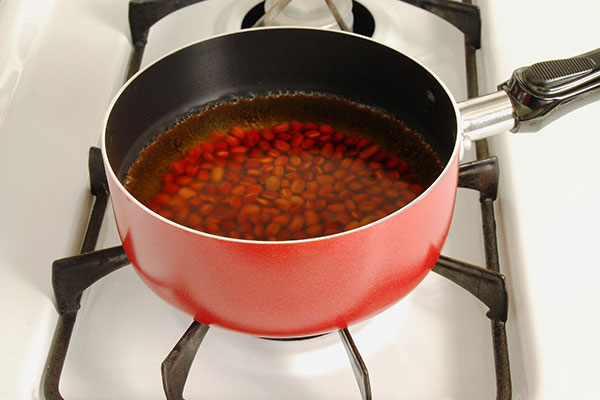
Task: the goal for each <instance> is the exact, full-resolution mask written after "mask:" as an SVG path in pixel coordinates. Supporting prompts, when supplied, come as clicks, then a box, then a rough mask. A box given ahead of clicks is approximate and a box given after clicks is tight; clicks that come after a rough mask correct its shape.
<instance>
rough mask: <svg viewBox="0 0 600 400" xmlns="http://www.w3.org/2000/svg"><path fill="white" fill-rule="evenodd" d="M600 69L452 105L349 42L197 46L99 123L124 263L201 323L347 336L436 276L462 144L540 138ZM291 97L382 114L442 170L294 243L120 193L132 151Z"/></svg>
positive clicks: (265, 37)
mask: <svg viewBox="0 0 600 400" xmlns="http://www.w3.org/2000/svg"><path fill="white" fill-rule="evenodd" d="M599 63H600V52H598V51H596V52H593V53H589V54H587V55H583V56H580V57H576V58H573V59H569V60H558V61H550V62H545V63H540V64H536V65H534V66H532V67H529V68H525V69H520V70H517V71H516V72H515V74H514V75H513V77H512V78H511V80H509V81H508V82H507V83H505V84H503V85H502V90H500V91H499V92H498V93H494V94H491V95H488V96H484V97H481V98H477V99H474V100H470V101H468V102H465V103H462V104H457V103H456V102H455V101H454V99H453V98H452V96H451V94H450V93H449V92H448V90H447V88H446V87H445V86H444V84H443V83H442V82H440V80H439V79H438V78H437V77H436V76H434V75H433V74H432V73H431V72H430V71H429V70H428V69H427V68H425V67H424V66H422V65H421V64H419V63H418V62H416V61H414V60H412V59H410V58H409V57H407V56H405V55H403V54H401V53H399V52H397V51H395V50H393V49H391V48H389V47H386V46H384V45H382V44H379V43H376V42H374V41H372V40H370V39H368V38H364V37H360V36H357V35H353V34H347V33H341V32H332V31H323V30H315V29H290V28H278V29H260V30H249V31H243V32H239V33H233V34H228V35H223V36H219V37H215V38H211V39H209V40H205V41H202V42H199V43H196V44H193V45H191V46H189V47H186V48H183V49H181V50H179V51H176V52H174V53H172V54H170V55H168V56H166V57H164V58H163V59H161V60H159V61H158V62H156V63H154V64H153V65H151V66H149V67H148V68H146V69H145V70H143V71H141V72H140V73H138V74H137V75H136V76H134V77H133V78H132V79H131V80H130V81H129V82H127V84H126V85H125V86H124V87H123V88H122V89H121V91H120V92H119V93H118V95H117V96H116V98H115V100H114V101H113V103H112V105H111V107H110V111H109V113H108V116H107V120H106V126H105V134H104V140H103V143H102V151H103V157H104V163H105V165H106V167H107V168H106V169H107V172H108V181H109V185H110V191H111V194H112V202H113V208H114V212H115V217H116V222H117V226H118V230H119V234H120V237H121V240H122V242H123V246H124V249H125V252H126V254H127V256H128V257H129V260H130V261H131V263H132V264H133V265H134V267H135V269H136V271H137V272H138V273H139V275H140V276H141V278H142V279H143V280H144V282H145V283H146V284H147V285H148V286H149V287H150V288H151V289H152V290H154V291H155V292H156V293H157V294H158V295H159V296H161V297H162V298H164V299H165V300H166V301H168V302H169V303H171V304H173V305H174V306H176V307H178V308H180V309H182V310H184V311H186V312H188V313H189V314H191V315H192V316H193V317H194V319H196V320H197V321H199V322H202V323H204V324H215V325H219V326H222V327H226V328H229V329H233V330H237V331H241V332H246V333H250V334H254V335H260V336H269V337H289V336H305V335H313V334H317V333H321V332H327V331H331V330H335V329H340V328H344V327H347V326H348V325H350V324H353V323H355V322H358V321H360V320H363V319H365V318H367V317H369V316H371V315H374V314H376V313H378V312H380V311H382V310H383V309H385V308H386V307H389V306H390V305H392V304H394V303H395V302H397V301H398V300H399V299H401V298H402V297H404V296H405V295H406V294H407V293H409V292H410V291H411V290H412V289H413V288H414V287H415V286H416V285H418V284H419V282H421V280H422V279H423V278H424V277H425V276H426V275H427V273H428V272H429V270H430V269H431V268H432V267H433V265H434V264H435V262H436V260H437V259H438V257H439V255H440V251H441V249H442V246H443V244H444V241H445V238H446V235H447V232H448V229H449V226H450V222H451V219H452V213H453V208H454V199H455V194H456V188H457V174H458V162H459V158H460V153H461V151H462V147H463V144H464V143H465V142H468V141H469V140H475V139H479V138H480V137H481V136H482V135H488V134H491V133H496V132H501V131H506V130H509V129H513V130H519V129H521V128H531V129H534V130H535V129H538V128H539V127H540V126H541V125H543V123H545V122H547V121H549V119H551V118H554V117H556V116H557V115H559V114H560V113H562V111H563V110H565V109H567V108H568V106H570V105H572V104H575V102H574V101H573V100H580V99H583V100H586V99H591V98H592V96H587V94H589V93H591V91H592V90H593V89H595V88H596V87H597V86H598V85H599V82H600V79H598V75H599V73H600V72H599V68H598V65H597V64H599ZM296 91H304V92H316V93H326V94H330V95H334V96H338V97H342V98H346V99H349V100H351V101H353V102H357V103H361V104H364V105H368V106H372V107H375V108H378V109H383V110H386V111H387V112H388V113H390V114H392V115H394V116H395V117H396V118H398V119H400V120H402V121H405V122H406V123H407V124H408V125H409V126H411V127H412V128H413V129H415V130H417V131H418V132H420V134H421V135H422V137H423V139H424V140H425V142H426V143H428V144H429V145H430V146H431V148H433V149H434V151H435V152H436V153H437V154H438V156H439V158H440V160H441V162H442V163H443V164H444V168H443V171H442V172H441V173H440V174H439V176H437V178H436V179H435V180H434V182H433V183H432V184H431V185H430V186H429V187H428V188H427V189H426V190H425V191H424V192H423V193H422V194H421V195H420V196H419V197H418V198H416V199H415V200H414V201H412V202H411V203H410V204H408V205H407V206H405V207H403V208H401V209H400V210H398V211H396V212H394V213H392V214H390V215H388V216H387V217H385V218H383V219H380V220H378V221H376V222H373V223H371V224H368V225H365V226H362V227H359V228H356V229H353V230H350V231H346V232H342V233H338V234H334V235H329V236H323V237H318V238H313V239H305V240H295V241H291V240H290V241H275V242H268V241H255V240H241V239H232V238H227V237H222V236H214V235H211V234H207V233H203V232H199V231H196V230H193V229H190V228H187V227H184V226H182V225H178V224H176V223H174V222H171V221H170V220H168V219H165V218H163V217H162V216H160V215H158V214H157V213H155V212H153V211H151V210H150V209H149V208H147V207H145V206H144V205H143V204H142V203H141V202H140V201H138V200H137V199H136V198H134V197H133V196H132V195H131V194H130V193H129V192H128V191H127V190H126V189H125V187H124V184H123V182H124V178H125V176H126V174H127V171H128V168H129V167H130V165H131V164H132V162H133V161H134V160H135V159H136V158H137V157H138V155H139V153H140V151H141V150H142V149H143V148H144V147H146V146H147V145H148V144H149V143H150V142H151V141H152V140H153V139H154V138H155V137H156V136H157V135H158V134H159V133H160V132H162V131H164V130H165V128H166V127H168V126H169V125H170V124H172V123H173V121H176V120H178V119H179V118H181V117H182V116H184V115H186V113H189V112H190V110H194V109H198V107H201V106H202V105H204V104H209V103H214V102H217V101H223V102H227V101H231V100H232V99H234V98H236V97H244V96H246V97H247V96H248V95H249V94H257V93H258V94H260V93H293V92H296ZM578 103H580V102H578ZM531 129H530V130H531ZM521 130H522V129H521ZM467 136H468V137H467Z"/></svg>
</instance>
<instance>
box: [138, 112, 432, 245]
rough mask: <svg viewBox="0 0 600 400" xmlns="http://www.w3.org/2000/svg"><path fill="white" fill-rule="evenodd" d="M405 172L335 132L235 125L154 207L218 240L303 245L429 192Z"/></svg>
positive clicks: (181, 171)
mask: <svg viewBox="0 0 600 400" xmlns="http://www.w3.org/2000/svg"><path fill="white" fill-rule="evenodd" d="M407 172H408V165H407V163H406V162H405V161H404V160H402V159H401V158H399V157H398V156H396V155H392V154H388V153H387V152H385V151H384V150H382V149H381V148H380V146H379V145H378V144H375V143H373V142H372V141H371V140H370V139H368V138H361V137H359V136H346V135H345V134H344V133H343V132H339V131H336V130H334V128H332V127H331V126H330V125H327V124H322V125H317V124H314V123H310V122H308V123H300V122H297V121H292V122H282V123H279V124H277V125H274V126H272V127H266V128H264V129H261V130H260V131H259V130H255V129H249V130H245V129H243V128H242V127H239V126H234V127H232V128H231V129H230V131H229V133H228V134H224V133H223V132H214V133H213V134H212V135H210V139H209V140H208V141H206V142H204V143H202V144H200V145H198V146H197V147H194V148H192V149H190V150H189V151H188V152H187V154H185V155H184V157H183V158H181V159H180V160H178V161H175V162H173V163H171V165H170V167H169V169H168V171H166V172H165V173H164V175H163V178H162V189H161V191H160V193H157V194H156V195H155V196H154V197H153V198H152V200H151V201H150V202H148V204H146V205H147V206H148V207H149V208H150V209H151V210H153V211H155V212H157V213H158V214H160V215H162V216H163V217H165V218H168V219H172V220H174V221H175V222H177V223H179V224H182V225H185V226H188V227H190V228H193V229H197V230H200V231H203V232H207V233H211V234H213V235H219V236H228V237H232V238H241V239H249V240H300V239H306V238H311V237H317V236H320V235H330V234H335V233H339V232H343V231H347V230H351V229H356V228H358V227H360V226H363V225H365V224H369V223H371V222H373V221H376V220H377V219H380V218H382V217H384V216H386V215H389V214H391V213H393V212H395V211H396V210H398V209H400V208H402V207H404V206H405V205H406V204H408V203H409V202H411V201H412V200H414V199H415V198H416V197H418V196H419V194H421V193H422V192H423V190H424V188H423V187H422V186H421V185H420V184H418V183H416V182H417V177H416V175H415V174H414V173H407Z"/></svg>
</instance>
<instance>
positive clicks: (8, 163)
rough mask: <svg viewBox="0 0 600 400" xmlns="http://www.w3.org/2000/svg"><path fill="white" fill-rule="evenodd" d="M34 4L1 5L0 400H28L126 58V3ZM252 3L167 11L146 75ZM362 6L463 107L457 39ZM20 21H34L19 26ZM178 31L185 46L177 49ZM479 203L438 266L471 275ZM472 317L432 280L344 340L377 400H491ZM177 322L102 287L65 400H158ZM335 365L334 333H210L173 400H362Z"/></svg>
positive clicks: (105, 240) (376, 0)
mask: <svg viewBox="0 0 600 400" xmlns="http://www.w3.org/2000/svg"><path fill="white" fill-rule="evenodd" d="M38 3H39V2H36V1H20V2H18V1H16V0H3V1H0V22H7V23H3V24H0V30H1V31H0V33H3V34H2V35H0V40H2V46H0V62H2V63H3V64H2V65H3V66H9V68H2V69H0V85H1V86H0V101H2V103H1V104H2V108H1V109H0V118H1V119H0V183H1V184H2V189H3V194H2V197H1V199H2V206H3V207H0V213H1V214H0V221H2V224H0V235H1V241H0V246H1V248H0V270H1V271H2V279H1V280H0V304H1V305H0V317H1V319H0V321H1V322H0V339H1V340H0V399H2V400H4V399H11V400H12V399H36V398H40V379H41V374H42V370H43V366H44V362H45V360H46V357H47V354H48V347H49V344H50V341H51V338H52V335H53V333H54V328H55V322H56V311H55V309H54V306H53V301H54V300H53V295H52V291H51V284H50V266H51V263H52V261H53V260H54V259H57V258H60V257H64V256H69V255H73V254H76V253H77V252H78V250H79V246H80V242H81V234H82V231H83V227H84V226H85V224H86V222H87V215H88V211H89V207H90V205H91V197H90V195H89V193H88V192H87V188H88V177H87V151H88V147H89V146H92V145H97V144H98V139H99V137H100V133H101V132H100V131H101V126H102V121H103V118H104V115H105V110H106V108H107V106H108V104H109V103H110V100H111V98H112V96H113V95H114V93H116V92H117V90H118V88H119V86H120V84H121V82H122V81H123V79H124V74H125V70H126V64H127V61H128V58H129V54H130V53H129V51H130V42H129V33H128V26H127V1H126V0H102V1H99V0H80V1H58V0H56V1H54V2H47V3H45V5H44V7H41V6H40V5H39V4H38ZM234 4H235V6H233V5H234ZM254 4H256V2H255V1H254V2H253V1H250V2H246V1H239V2H234V1H227V0H225V1H220V0H219V1H215V0H208V1H206V2H203V3H200V4H198V5H196V6H192V7H189V9H188V10H187V11H193V10H195V9H196V10H200V11H201V13H200V14H190V16H187V17H184V16H183V15H184V13H183V12H178V13H175V14H173V15H172V16H171V17H170V18H167V19H165V20H163V21H162V22H161V23H160V24H158V25H157V26H156V27H155V28H153V30H152V32H151V35H150V43H155V44H154V45H151V46H149V47H148V50H147V52H146V54H145V57H144V63H145V64H147V63H148V62H150V61H152V60H153V59H154V58H156V57H159V56H160V55H162V54H163V53H164V52H167V51H171V50H172V49H174V48H177V47H180V46H181V45H183V44H185V43H187V42H191V41H195V40H198V39H201V38H203V37H205V36H207V35H212V34H217V33H223V32H226V31H230V30H232V29H235V28H233V27H235V26H236V24H239V22H240V21H241V17H240V18H239V19H237V18H238V17H239V16H243V14H244V13H245V10H247V9H249V8H250V7H252V6H253V5H254ZM363 4H364V5H365V6H367V7H368V8H369V9H371V11H372V12H373V14H374V15H375V17H376V19H377V21H378V22H377V24H378V27H377V30H376V32H375V38H376V39H377V40H382V41H385V42H386V43H387V44H389V45H391V46H393V47H395V48H398V49H401V50H402V51H403V52H405V53H407V54H409V55H411V56H413V57H415V58H416V59H417V60H419V61H421V62H423V63H424V64H426V65H428V66H429V67H430V68H431V69H432V70H433V71H434V72H435V73H436V74H438V75H439V76H440V77H441V78H442V79H443V80H444V82H445V83H446V84H447V85H448V87H449V88H450V90H451V91H452V92H453V93H454V94H455V97H456V98H457V99H458V100H461V99H464V98H465V97H466V95H465V83H464V72H463V71H464V55H463V51H462V46H461V41H462V37H461V35H460V34H459V33H458V32H457V31H456V30H455V29H454V28H452V27H451V26H449V25H448V24H446V23H444V22H442V21H440V20H439V19H437V18H435V17H431V15H429V14H427V13H425V12H423V11H422V10H418V9H414V8H413V7H410V6H407V5H406V4H403V3H401V2H397V1H395V0H394V1H391V0H389V1H384V0H370V1H365V2H363ZM25 10H30V11H31V10H33V11H35V12H34V13H33V14H32V16H30V17H21V16H22V15H23V14H22V11H25ZM212 17H214V19H211V18H212ZM181 18H183V19H181ZM186 18H189V19H190V21H194V23H186V22H185V19H186ZM202 18H204V19H202ZM236 21H238V22H236ZM409 22H416V24H415V25H414V26H413V27H410V26H409ZM182 26H184V27H185V28H186V29H181V27H182ZM84 31H87V32H88V33H89V37H84V35H83V33H82V32H84ZM176 31H179V32H180V33H182V31H183V33H185V35H183V36H188V35H190V34H191V36H192V37H186V38H179V39H177V38H175V36H173V35H174V33H175V32H176ZM425 33H427V34H425ZM432 34H434V35H433V36H430V35H432ZM162 35H165V37H168V39H164V38H163V39H161V36H162ZM169 35H170V36H169ZM161 43H162V44H161ZM167 43H168V44H169V45H168V46H167V45H166V44H167ZM5 44H6V45H5ZM9 72H10V73H9ZM477 199H478V195H477V194H476V193H471V192H468V191H463V190H460V191H459V194H458V200H457V208H456V212H455V219H454V222H453V225H452V228H451V232H450V237H449V239H448V242H447V244H446V246H445V251H444V253H445V254H447V255H448V256H451V257H456V258H462V259H464V260H466V261H468V262H471V263H475V264H479V265H481V264H482V263H483V254H482V252H483V250H482V248H481V234H480V231H479V226H480V217H479V209H478V201H477ZM105 221H106V223H107V224H106V225H105V227H104V228H103V230H102V233H101V240H100V244H99V247H108V246H113V245H117V244H118V237H117V234H116V230H115V227H114V220H113V218H112V211H111V210H109V211H108V212H107V216H106V218H105ZM31 245H33V248H31V247H29V246H31ZM485 311H486V310H485V307H484V306H483V305H481V304H480V303H479V302H478V301H477V300H475V299H474V298H473V297H472V296H471V295H470V294H468V293H466V292H465V291H464V290H462V289H460V288H458V287H457V286H456V285H454V284H452V283H451V282H449V281H447V280H445V279H443V278H441V277H439V276H437V275H435V274H430V275H429V276H428V277H427V278H426V279H425V280H424V281H423V283H422V284H421V285H420V286H419V287H417V289H416V290H415V291H414V292H413V293H411V294H410V295H409V296H408V297H407V298H406V299H405V300H404V301H402V302H400V303H399V304H398V305H396V306H395V307H392V308H391V309H389V310H388V311H386V312H384V313H382V314H380V315H379V316H377V317H376V318H373V319H371V320H369V321H367V322H365V323H363V324H360V325H358V326H355V327H352V328H351V331H352V333H353V334H354V337H355V340H356V344H357V345H358V347H359V349H360V350H361V353H362V355H363V357H364V359H365V362H366V364H367V366H368V368H369V372H370V374H371V380H372V385H373V394H374V398H377V399H419V398H421V399H432V398H434V399H481V398H493V397H494V393H495V384H494V375H493V357H492V351H491V336H490V328H489V322H488V320H487V318H486V317H485V316H484V313H485ZM190 322H191V321H190V318H189V317H188V316H186V315H182V314H181V313H180V312H179V311H177V310H175V309H173V308H172V307H170V306H169V305H167V304H166V303H164V302H163V301H162V300H160V299H159V298H158V297H157V296H155V295H154V294H153V293H152V292H151V291H150V290H149V289H147V288H146V287H145V285H144V284H143V283H142V282H141V280H140V279H139V278H138V277H137V276H136V274H135V272H134V271H133V269H132V268H129V267H126V268H124V269H122V270H120V271H119V272H117V273H114V274H111V275H109V276H108V277H106V278H104V279H103V280H101V281H100V282H98V283H97V284H95V285H94V286H93V287H92V288H91V289H90V290H88V291H87V292H86V293H85V295H84V298H83V302H82V309H81V311H80V313H79V316H78V320H77V324H76V326H75V331H74V333H73V339H72V342H71V347H70V349H69V352H68V355H67V360H66V364H65V369H64V371H63V377H62V383H61V391H62V393H63V395H64V397H65V398H66V399H68V400H72V399H86V400H89V399H133V400H135V399H140V400H141V399H144V400H145V399H162V398H164V395H163V392H162V387H161V382H160V375H159V370H160V368H159V365H160V362H161V361H162V360H163V359H164V357H165V356H166V354H167V353H168V352H169V351H170V349H171V348H172V347H173V346H174V344H175V342H176V341H177V340H178V338H179V337H180V336H181V335H182V334H183V332H184V330H185V329H186V328H187V326H188V325H189V323H190ZM376 328H384V329H383V330H377V329H376ZM348 365H349V364H348V361H347V358H346V355H345V353H344V351H343V348H342V346H341V344H340V343H339V341H338V340H337V337H336V336H335V335H329V336H325V337H322V338H319V339H316V340H314V341H304V342H293V343H288V342H271V341H265V340H261V339H256V338H253V337H247V336H244V335H240V334H237V333H234V332H228V331H223V330H219V329H211V330H210V331H209V333H208V335H207V337H206V339H205V342H204V343H203V345H202V347H201V349H200V351H199V353H198V357H197V359H196V362H195V363H194V366H193V369H192V371H191V375H190V378H189V383H188V386H187V388H186V392H185V396H186V398H210V399H218V398H221V399H231V398H247V399H281V398H286V399H307V398H310V399H320V398H322V399H332V398H339V399H347V398H350V399H353V398H360V396H359V393H358V388H357V386H356V383H355V382H354V377H353V375H352V372H351V369H350V368H349V366H348ZM433 382H435V383H433Z"/></svg>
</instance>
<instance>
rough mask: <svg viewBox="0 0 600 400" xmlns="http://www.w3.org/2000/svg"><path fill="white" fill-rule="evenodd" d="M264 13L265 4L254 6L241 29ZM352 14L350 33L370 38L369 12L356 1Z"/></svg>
mask: <svg viewBox="0 0 600 400" xmlns="http://www.w3.org/2000/svg"><path fill="white" fill-rule="evenodd" d="M264 13H265V2H264V1H263V2H260V3H258V4H257V5H256V6H254V7H253V8H252V9H251V10H250V11H248V13H247V14H246V16H245V17H244V20H243V21H242V29H248V28H250V27H252V25H254V24H255V23H256V21H258V19H259V18H260V17H262V16H263V14H264ZM352 14H353V15H354V25H353V28H352V31H353V32H354V33H358V34H359V35H363V36H367V37H371V36H373V32H375V19H374V18H373V15H372V14H371V12H370V11H369V10H368V9H367V8H366V7H365V6H363V5H362V4H360V3H359V2H357V1H353V2H352Z"/></svg>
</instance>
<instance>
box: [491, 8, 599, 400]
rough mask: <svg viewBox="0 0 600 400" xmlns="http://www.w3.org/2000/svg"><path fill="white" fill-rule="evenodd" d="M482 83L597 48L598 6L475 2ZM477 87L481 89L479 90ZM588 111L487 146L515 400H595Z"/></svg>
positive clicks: (593, 114) (594, 128)
mask: <svg viewBox="0 0 600 400" xmlns="http://www.w3.org/2000/svg"><path fill="white" fill-rule="evenodd" d="M479 4H480V6H481V8H482V12H483V20H484V21H486V22H487V25H486V24H485V23H484V27H485V28H484V31H483V38H484V39H483V49H484V50H483V51H482V52H481V55H482V56H483V57H482V58H480V61H481V66H482V67H483V69H482V85H483V87H484V88H485V89H486V90H492V89H493V88H494V87H495V86H496V84H498V83H500V82H501V81H503V80H506V79H507V78H508V77H509V76H510V74H511V73H512V71H513V70H514V69H515V68H517V67H519V66H524V65H530V64H532V63H535V62H538V61H544V60H550V59H555V58H566V57H571V56H574V55H577V54H581V53H584V52H587V51H589V50H592V49H595V48H598V47H600V42H599V41H598V33H599V28H598V22H597V19H598V18H597V17H598V15H599V14H600V3H598V2H592V1H584V0H576V1H571V2H569V3H568V4H567V3H562V2H561V3H559V2H542V1H525V2H524V1H516V0H504V1H502V2H499V1H492V0H480V1H479ZM482 90H483V88H482ZM599 115H600V103H595V104H591V105H588V106H586V107H585V108H583V109H580V110H577V111H575V112H573V113H571V114H569V115H568V116H566V117H563V118H562V119H560V120H558V121H556V122H554V123H552V124H551V125H549V126H548V127H546V128H545V129H544V130H542V131H541V132H539V133H537V134H522V135H519V134H516V135H515V134H510V133H506V134H503V135H501V136H499V137H497V138H494V139H493V140H492V145H493V146H492V148H493V152H494V153H497V154H498V155H499V157H500V168H501V172H500V174H501V175H500V176H501V183H500V195H499V196H500V197H499V201H498V207H497V208H498V210H499V211H500V216H501V220H500V229H501V232H502V235H501V238H500V239H501V243H502V248H501V250H502V254H501V262H502V265H503V267H504V269H505V272H506V275H507V278H508V281H509V284H510V288H511V292H510V296H511V308H510V310H511V312H510V315H509V324H508V327H509V331H508V334H509V338H508V339H509V348H510V349H511V364H512V366H513V373H512V376H513V381H514V385H513V387H514V392H515V396H514V398H515V399H544V400H546V399H597V398H599V397H600V389H599V388H598V384H597V373H596V372H597V368H596V365H597V363H598V359H599V358H600V341H599V340H598V338H600V314H599V313H598V312H597V311H596V307H597V306H598V305H599V304H600V290H598V281H599V280H600V268H599V267H600V263H599V262H598V257H597V255H596V253H597V251H596V250H597V248H598V225H599V224H600V211H599V208H598V198H599V197H600V185H598V155H597V152H598V148H599V146H600V136H599V135H598V121H599V119H598V116H599Z"/></svg>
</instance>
